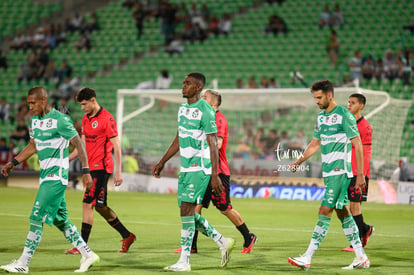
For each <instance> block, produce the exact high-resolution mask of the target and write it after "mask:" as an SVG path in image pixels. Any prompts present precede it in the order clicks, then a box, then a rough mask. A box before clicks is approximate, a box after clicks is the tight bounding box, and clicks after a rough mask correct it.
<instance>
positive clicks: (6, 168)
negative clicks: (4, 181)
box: [1, 162, 14, 177]
mask: <svg viewBox="0 0 414 275" xmlns="http://www.w3.org/2000/svg"><path fill="white" fill-rule="evenodd" d="M13 169H14V164H13V163H11V162H8V163H6V164H5V165H4V166H3V168H1V174H2V175H3V176H5V177H7V176H8V175H9V172H10V171H12V170H13Z"/></svg>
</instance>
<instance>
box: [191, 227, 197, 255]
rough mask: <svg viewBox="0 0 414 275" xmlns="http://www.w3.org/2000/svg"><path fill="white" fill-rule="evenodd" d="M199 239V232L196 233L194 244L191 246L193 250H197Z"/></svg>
mask: <svg viewBox="0 0 414 275" xmlns="http://www.w3.org/2000/svg"><path fill="white" fill-rule="evenodd" d="M197 238H198V230H196V231H194V237H193V243H192V244H191V249H195V250H197Z"/></svg>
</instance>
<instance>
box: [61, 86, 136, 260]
mask: <svg viewBox="0 0 414 275" xmlns="http://www.w3.org/2000/svg"><path fill="white" fill-rule="evenodd" d="M76 100H77V101H78V102H79V104H80V105H81V108H82V111H84V112H85V115H84V116H83V119H82V140H83V141H84V142H85V145H86V152H87V154H88V161H89V169H90V172H91V176H92V179H93V187H92V188H91V190H90V191H89V192H85V195H84V197H83V207H82V208H83V215H82V216H83V217H82V230H81V234H82V238H83V239H84V240H85V242H88V239H89V234H90V233H91V229H92V225H93V219H94V214H93V208H95V210H96V211H97V212H98V213H99V214H100V215H101V216H102V217H103V218H104V219H105V220H106V221H107V222H108V223H109V224H110V225H111V226H112V227H113V228H114V229H115V230H117V231H118V232H119V234H120V235H121V236H122V248H121V250H119V252H120V253H125V252H128V249H129V247H130V246H131V244H132V243H133V242H134V241H135V235H134V234H133V233H131V232H129V231H128V229H126V227H125V226H124V225H123V224H122V223H121V221H120V220H119V219H118V217H117V215H116V214H115V212H114V211H113V210H112V209H111V208H109V206H108V205H107V186H108V180H109V177H110V176H111V174H112V172H113V168H114V163H113V160H112V150H114V157H115V173H114V184H115V186H119V185H121V184H122V173H121V165H122V164H121V158H122V153H121V145H120V141H119V138H118V130H117V126H116V121H115V119H114V118H113V116H112V115H111V114H110V113H109V112H108V111H107V110H105V109H104V108H103V107H101V106H100V105H99V104H98V102H97V101H96V93H95V91H94V90H93V89H90V88H82V89H81V90H80V91H79V93H78V95H77V97H76ZM76 157H77V151H76V150H75V151H73V152H72V153H71V154H70V156H69V160H72V159H74V158H76ZM65 253H67V254H79V253H78V251H77V249H76V248H74V249H71V250H66V251H65Z"/></svg>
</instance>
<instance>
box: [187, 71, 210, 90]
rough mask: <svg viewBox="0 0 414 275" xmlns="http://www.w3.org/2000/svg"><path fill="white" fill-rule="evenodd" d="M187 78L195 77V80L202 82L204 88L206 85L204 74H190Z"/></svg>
mask: <svg viewBox="0 0 414 275" xmlns="http://www.w3.org/2000/svg"><path fill="white" fill-rule="evenodd" d="M187 76H191V77H194V78H195V79H197V80H198V81H200V83H201V84H202V85H203V87H204V85H205V84H206V77H205V76H204V75H203V74H202V73H189V74H188V75H187Z"/></svg>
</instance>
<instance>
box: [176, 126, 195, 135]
mask: <svg viewBox="0 0 414 275" xmlns="http://www.w3.org/2000/svg"><path fill="white" fill-rule="evenodd" d="M178 131H179V132H180V133H181V134H185V135H189V136H192V135H193V132H191V131H187V130H186V129H184V128H181V127H180V128H178Z"/></svg>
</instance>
